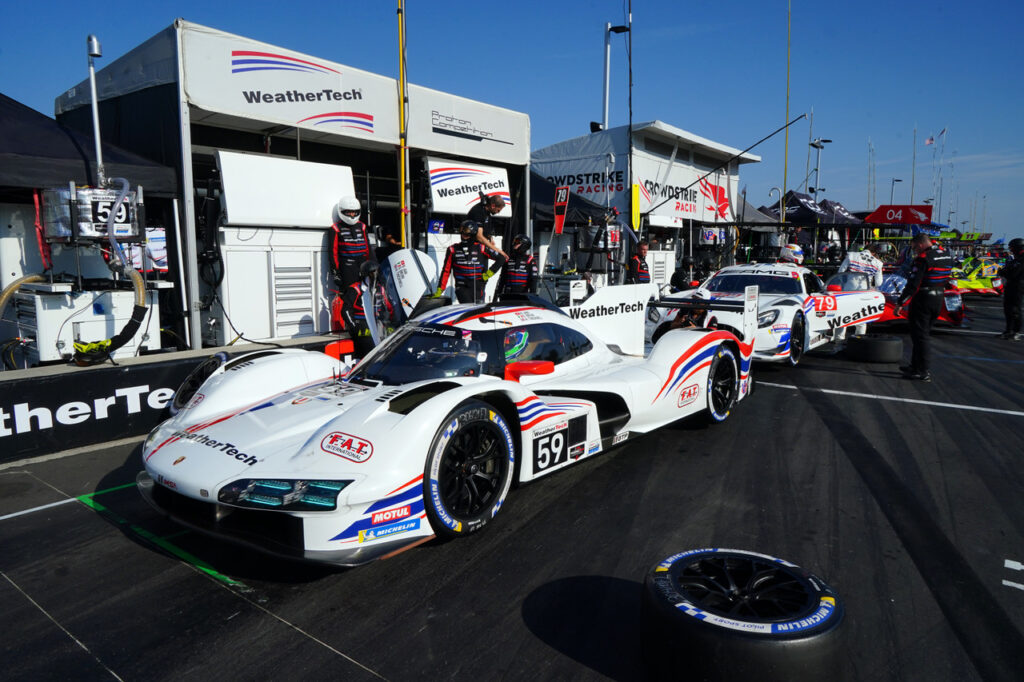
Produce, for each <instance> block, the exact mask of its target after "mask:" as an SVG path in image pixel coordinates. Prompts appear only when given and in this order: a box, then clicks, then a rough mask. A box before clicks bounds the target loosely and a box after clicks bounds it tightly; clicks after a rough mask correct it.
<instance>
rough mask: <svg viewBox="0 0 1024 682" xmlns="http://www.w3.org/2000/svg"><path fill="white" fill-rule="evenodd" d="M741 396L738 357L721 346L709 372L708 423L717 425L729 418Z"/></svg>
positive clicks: (716, 352)
mask: <svg viewBox="0 0 1024 682" xmlns="http://www.w3.org/2000/svg"><path fill="white" fill-rule="evenodd" d="M738 394H739V367H738V366H737V364H736V356H735V354H733V352H732V351H731V350H730V349H729V348H727V347H725V346H719V347H718V349H717V350H716V351H715V357H714V358H713V359H712V360H711V368H710V369H709V370H708V411H707V416H708V421H709V422H711V423H713V424H717V423H719V422H724V421H725V420H726V419H728V418H729V413H730V412H732V408H733V406H734V405H735V404H736V398H737V397H738Z"/></svg>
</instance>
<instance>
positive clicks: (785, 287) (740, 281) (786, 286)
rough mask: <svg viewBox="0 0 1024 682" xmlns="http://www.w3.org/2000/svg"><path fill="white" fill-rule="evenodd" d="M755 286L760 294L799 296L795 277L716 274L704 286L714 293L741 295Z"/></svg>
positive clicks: (798, 283)
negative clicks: (748, 288) (751, 286)
mask: <svg viewBox="0 0 1024 682" xmlns="http://www.w3.org/2000/svg"><path fill="white" fill-rule="evenodd" d="M752 284H753V285H757V287H758V293H761V294H799V293H801V289H800V280H799V279H796V278H795V277H788V276H787V277H781V276H777V275H755V274H718V275H715V276H714V277H712V278H711V279H710V280H708V283H707V284H706V285H705V287H704V288H706V289H707V290H708V291H711V292H714V293H731V294H742V293H743V290H744V289H746V288H747V287H749V286H750V285H752Z"/></svg>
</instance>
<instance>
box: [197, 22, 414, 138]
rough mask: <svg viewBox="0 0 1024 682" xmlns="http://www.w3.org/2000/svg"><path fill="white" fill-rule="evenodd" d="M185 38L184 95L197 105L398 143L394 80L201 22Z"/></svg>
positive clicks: (235, 113)
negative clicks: (209, 27)
mask: <svg viewBox="0 0 1024 682" xmlns="http://www.w3.org/2000/svg"><path fill="white" fill-rule="evenodd" d="M181 40H182V61H183V64H184V83H183V88H184V91H185V97H186V98H187V100H188V101H189V102H190V103H191V104H193V105H195V106H197V107H199V108H200V109H204V110H206V111H214V112H218V113H224V114H232V115H235V116H242V117H244V118H248V119H258V120H263V121H270V122H275V123H280V124H283V125H288V126H295V127H300V128H306V129H308V130H317V131H320V132H330V133H335V134H338V135H345V136H348V137H355V138H361V139H371V140H376V141H379V142H382V143H385V144H397V143H398V107H397V105H396V102H397V97H398V95H397V92H398V86H397V82H396V81H395V80H394V79H392V78H385V77H384V76H377V75H375V74H371V73H367V72H365V71H359V70H357V69H353V68H350V67H347V66H342V65H341V64H335V63H333V62H328V61H325V60H322V59H316V58H315V57H310V56H308V55H304V54H301V53H298V52H291V51H288V50H283V49H281V48H278V47H274V46H272V45H267V44H265V43H260V42H257V41H254V40H248V39H246V38H242V37H240V36H235V35H231V34H229V33H223V32H221V31H215V30H213V29H208V28H205V27H201V26H194V25H190V26H188V27H186V28H185V29H183V30H182V38H181Z"/></svg>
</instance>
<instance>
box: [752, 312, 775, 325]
mask: <svg viewBox="0 0 1024 682" xmlns="http://www.w3.org/2000/svg"><path fill="white" fill-rule="evenodd" d="M777 319H779V311H778V309H776V310H766V311H764V312H763V313H761V314H760V315H758V316H757V326H758V327H767V326H768V325H770V324H773V323H774V322H775V320H777Z"/></svg>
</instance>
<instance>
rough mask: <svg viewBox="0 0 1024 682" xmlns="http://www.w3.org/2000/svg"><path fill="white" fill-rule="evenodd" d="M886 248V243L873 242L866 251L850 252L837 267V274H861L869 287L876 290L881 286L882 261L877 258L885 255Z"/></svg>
mask: <svg viewBox="0 0 1024 682" xmlns="http://www.w3.org/2000/svg"><path fill="white" fill-rule="evenodd" d="M888 246H889V244H888V243H886V242H875V243H874V244H871V245H869V246H868V247H867V248H866V249H862V250H852V251H850V252H849V253H847V254H846V258H845V259H844V260H843V262H842V263H841V264H840V265H839V272H860V273H863V274H865V275H867V278H868V282H869V283H870V286H872V287H874V288H878V287H879V286H881V285H882V261H881V259H880V258H878V256H879V255H881V254H883V253H885V251H886V250H887V248H888Z"/></svg>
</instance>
